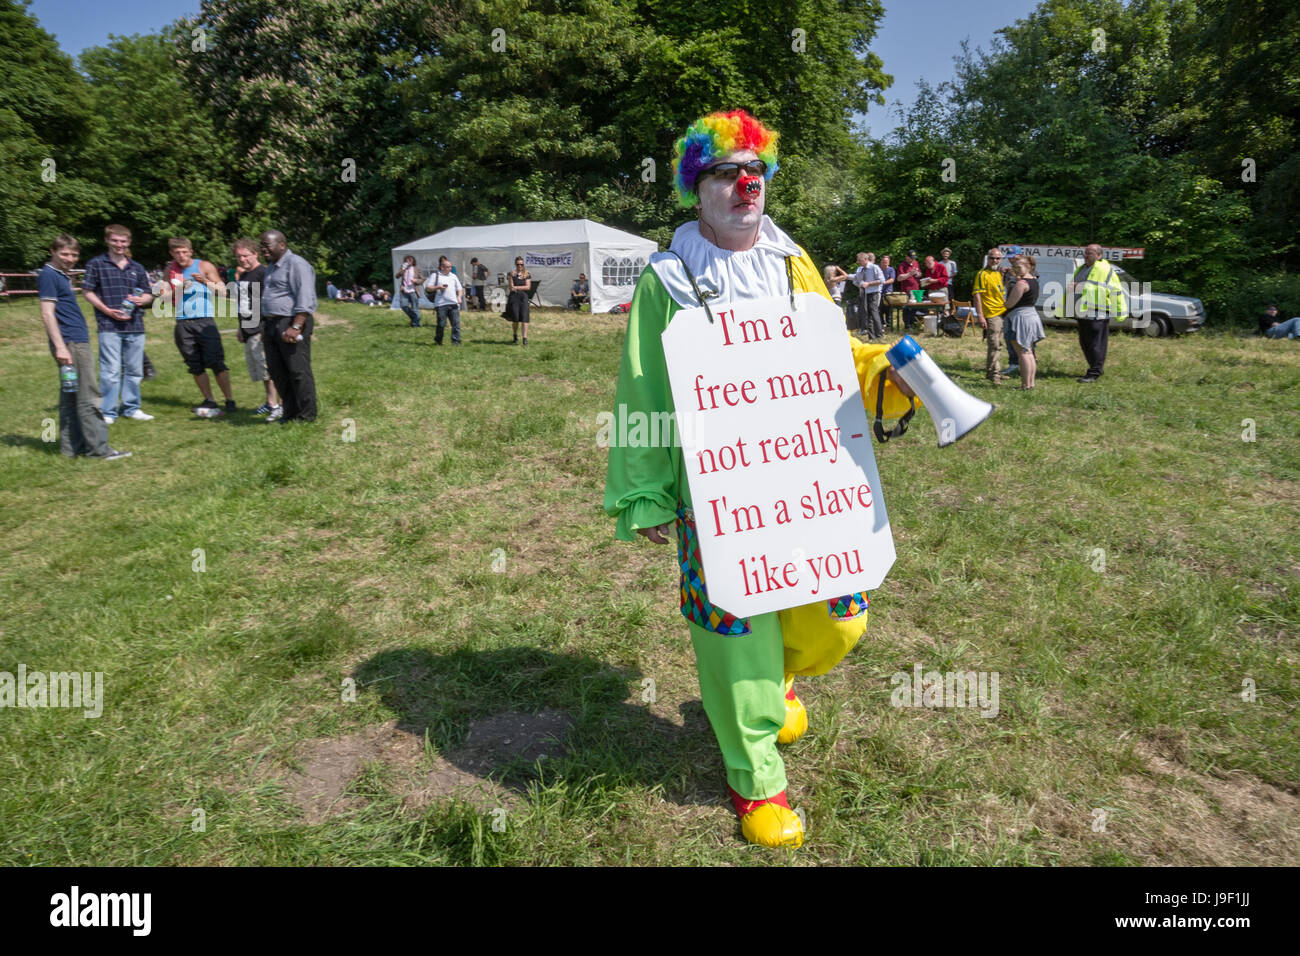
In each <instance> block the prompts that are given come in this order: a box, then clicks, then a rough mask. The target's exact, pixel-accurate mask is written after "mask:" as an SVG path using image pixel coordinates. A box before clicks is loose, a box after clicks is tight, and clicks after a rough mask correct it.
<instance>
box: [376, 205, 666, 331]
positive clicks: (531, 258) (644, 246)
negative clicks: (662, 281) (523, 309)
mask: <svg viewBox="0 0 1300 956" xmlns="http://www.w3.org/2000/svg"><path fill="white" fill-rule="evenodd" d="M658 251H659V246H658V245H657V244H656V243H654V242H653V241H651V240H649V239H642V238H641V237H640V236H636V235H633V234H632V233H630V232H622V231H620V230H618V229H612V228H610V227H609V226H602V225H600V224H599V223H595V222H592V221H591V220H589V219H564V220H558V221H555V222H512V223H502V224H500V225H496V226H457V227H455V228H454V229H444V230H443V231H442V232H435V233H434V234H433V235H431V236H425V237H424V238H423V239H416V240H415V241H414V242H408V243H407V244H406V245H404V246H396V247H395V248H394V249H393V272H394V273H397V272H399V271H401V268H402V260H403V259H404V258H406V257H407V256H415V262H416V265H418V266H419V267H420V271H421V272H423V273H424V274H425V275H426V276H428V275H430V274H431V273H433V272H435V271H437V268H438V257H439V256H446V257H447V258H449V259H450V260H451V264H452V265H453V266H455V267H456V274H457V275H458V276H460V278H461V281H462V282H465V284H466V285H469V284H470V283H469V277H470V266H469V261H470V259H472V258H475V257H477V258H478V260H479V262H481V263H483V265H485V266H487V267H488V271H489V277H488V280H487V283H486V288H485V289H484V292H485V293H486V294H487V295H488V296H489V297H490V298H492V299H494V300H495V301H498V302H504V295H505V291H506V288H505V275H506V273H507V272H509V271H511V270H512V269H513V268H514V263H515V258H516V257H518V256H523V258H524V263H525V266H526V268H527V269H528V271H529V273H530V274H531V275H532V277H533V281H534V282H535V283H536V284H537V292H536V294H535V295H534V297H533V302H534V303H535V304H537V305H552V306H557V305H558V306H562V305H564V304H565V303H567V302H568V301H569V292H570V289H571V288H572V286H573V283H574V280H576V279H577V278H578V273H580V272H585V273H586V274H587V283H588V287H589V288H590V290H591V311H593V312H608V311H609V310H610V309H611V308H613V307H614V306H615V305H618V304H619V303H620V302H630V301H631V299H632V287H633V286H634V285H636V280H637V277H638V276H640V275H641V270H642V269H644V268H645V265H646V263H647V262H648V261H649V260H650V256H651V255H652V254H653V253H655V252H658ZM398 285H400V283H398V282H396V281H395V282H394V289H393V307H394V308H397V307H398V296H397V291H398V289H397V287H398ZM494 290H499V291H494ZM467 295H468V292H467Z"/></svg>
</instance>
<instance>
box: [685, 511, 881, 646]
mask: <svg viewBox="0 0 1300 956" xmlns="http://www.w3.org/2000/svg"><path fill="white" fill-rule="evenodd" d="M677 563H678V565H679V566H680V568H681V572H682V616H683V617H685V618H686V619H687V620H688V621H690V622H691V623H692V624H696V625H698V626H699V627H702V628H704V629H705V630H706V631H712V632H714V633H715V634H722V635H725V636H728V637H737V636H739V635H743V634H748V633H749V621H747V620H745V619H743V618H738V617H736V615H734V614H731V613H729V612H727V611H724V610H723V609H722V608H720V607H716V606H715V605H714V604H712V603H711V602H710V601H709V595H708V591H707V590H706V589H705V587H704V565H703V563H702V562H701V561H700V538H699V532H698V531H696V529H695V522H694V521H692V520H691V519H690V518H688V517H686V509H685V508H678V509H677ZM870 603H871V602H870V598H869V597H868V595H867V593H866V592H865V591H859V592H858V593H857V594H846V595H844V596H843V597H837V598H833V599H831V600H829V601H827V602H826V610H827V613H828V614H829V615H830V616H831V617H832V618H833V619H835V620H837V621H848V620H851V619H853V618H855V617H858V616H859V615H862V614H865V613H866V612H867V607H868V606H869V605H870Z"/></svg>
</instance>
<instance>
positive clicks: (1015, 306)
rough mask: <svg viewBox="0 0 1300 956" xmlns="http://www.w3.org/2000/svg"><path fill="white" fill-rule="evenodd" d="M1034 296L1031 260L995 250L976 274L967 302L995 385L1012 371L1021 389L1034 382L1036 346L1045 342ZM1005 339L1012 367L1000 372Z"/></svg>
mask: <svg viewBox="0 0 1300 956" xmlns="http://www.w3.org/2000/svg"><path fill="white" fill-rule="evenodd" d="M1004 263H1005V265H1004ZM1038 291H1039V290H1038V263H1037V261H1036V260H1035V259H1034V257H1033V256H1031V255H1029V254H1028V253H1021V254H1019V255H1015V256H1011V257H1007V256H1004V255H1003V252H1002V250H1001V249H998V248H997V247H994V248H992V249H990V250H989V251H988V255H987V256H986V258H985V264H984V268H983V269H981V270H980V271H979V272H978V273H976V275H975V288H974V289H973V290H972V292H971V301H972V303H973V305H974V307H975V318H976V321H978V322H979V324H980V328H982V329H984V332H985V334H984V338H985V344H986V346H987V349H988V354H987V356H986V359H985V366H984V368H985V375H986V377H987V378H988V380H989V381H990V382H992V383H993V384H994V385H998V384H1001V383H1002V382H1004V381H1005V380H1006V377H1007V376H1008V375H1009V374H1011V373H1012V372H1013V371H1019V373H1020V383H1021V384H1020V387H1021V388H1022V389H1025V390H1028V389H1032V388H1034V386H1035V384H1036V382H1037V377H1038V360H1037V356H1036V355H1035V353H1034V346H1035V345H1036V344H1037V343H1038V342H1040V341H1042V340H1043V339H1044V338H1046V337H1047V333H1046V332H1045V331H1044V330H1043V320H1042V317H1041V316H1039V314H1038V309H1037V308H1036V307H1035V303H1037V302H1038ZM1004 338H1005V340H1006V343H1007V351H1008V352H1009V353H1011V364H1010V365H1009V366H1008V367H1007V368H1005V369H1001V368H999V367H998V363H999V362H1000V361H1001V358H1002V343H1003V339H1004Z"/></svg>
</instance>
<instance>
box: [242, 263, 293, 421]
mask: <svg viewBox="0 0 1300 956" xmlns="http://www.w3.org/2000/svg"><path fill="white" fill-rule="evenodd" d="M234 253H235V261H236V262H237V263H238V265H237V266H236V267H235V283H236V285H237V289H236V293H237V295H238V298H237V301H238V303H239V329H238V331H236V332H235V337H236V338H237V339H239V341H241V342H243V343H244V363H245V364H246V365H247V366H248V377H249V378H251V379H252V380H253V381H254V382H261V383H262V384H263V386H264V387H265V388H266V401H265V402H263V403H262V404H261V405H259V406H258V407H257V408H256V409H254V410H253V414H254V415H267V421H270V422H273V421H276V420H277V419H278V418H280V416H281V415H283V414H284V409H283V408H281V406H280V396H279V395H278V394H277V393H276V391H275V383H274V382H272V381H271V376H270V374H269V373H268V372H267V370H266V350H265V349H264V348H263V346H262V283H263V282H264V281H265V279H266V266H264V265H262V260H261V257H260V256H259V255H258V251H257V244H256V243H255V242H253V240H252V239H240V240H238V241H237V242H236V243H235V245H234ZM268 413H269V415H268Z"/></svg>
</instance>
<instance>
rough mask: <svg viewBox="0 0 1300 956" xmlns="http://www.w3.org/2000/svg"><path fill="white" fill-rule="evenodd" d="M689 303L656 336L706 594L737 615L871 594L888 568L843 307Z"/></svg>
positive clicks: (808, 301) (818, 302)
mask: <svg viewBox="0 0 1300 956" xmlns="http://www.w3.org/2000/svg"><path fill="white" fill-rule="evenodd" d="M796 304H797V306H798V308H797V309H791V308H790V300H789V298H788V297H774V298H770V299H759V300H755V301H748V302H743V303H737V304H734V305H725V306H724V305H712V306H711V309H712V311H713V317H714V321H713V322H712V323H710V322H709V319H708V316H707V315H706V314H705V311H704V309H703V308H697V309H684V310H682V311H681V312H678V313H677V314H676V315H675V316H673V320H672V321H671V322H670V323H669V324H668V328H667V329H666V330H665V331H664V333H663V343H664V357H665V358H666V359H667V364H668V379H669V384H670V385H671V387H672V393H673V404H674V405H675V406H676V412H677V419H678V423H679V426H680V431H681V434H682V468H683V471H684V472H685V474H686V479H687V482H688V483H689V486H690V490H691V500H692V503H693V507H694V511H695V524H696V528H697V529H698V531H699V539H700V558H701V560H702V562H703V565H704V579H705V583H706V585H707V587H708V591H709V600H710V601H711V602H713V603H714V604H716V605H717V606H718V607H721V608H723V609H724V610H727V611H730V612H731V613H732V614H735V615H736V616H738V617H751V616H753V615H755V614H764V613H767V612H769V611H779V610H782V609H784V608H790V607H798V606H799V605H802V604H811V603H812V602H814V601H817V600H831V599H833V598H836V597H840V596H842V595H845V594H852V593H855V592H857V591H866V590H869V589H871V588H874V587H876V586H877V585H879V584H880V582H881V581H882V580H884V577H885V574H886V573H887V572H888V571H889V568H890V566H891V565H893V563H894V556H895V555H894V538H893V534H892V533H891V532H890V530H889V518H888V515H887V514H886V512H885V500H884V497H883V495H882V494H881V489H880V474H879V472H877V470H876V458H875V455H874V454H873V452H872V448H871V432H870V430H869V428H868V426H867V413H866V409H865V408H864V407H863V404H862V393H861V390H860V389H859V388H858V378H857V372H856V370H855V369H854V366H853V353H852V351H851V348H850V345H849V342H848V336H847V334H846V332H845V330H844V313H843V312H841V311H840V310H839V309H838V308H837V307H836V306H835V305H834V304H833V303H832V302H830V301H829V300H828V299H826V298H825V297H824V296H820V295H816V294H814V293H801V294H800V295H798V296H797V297H796Z"/></svg>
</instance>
